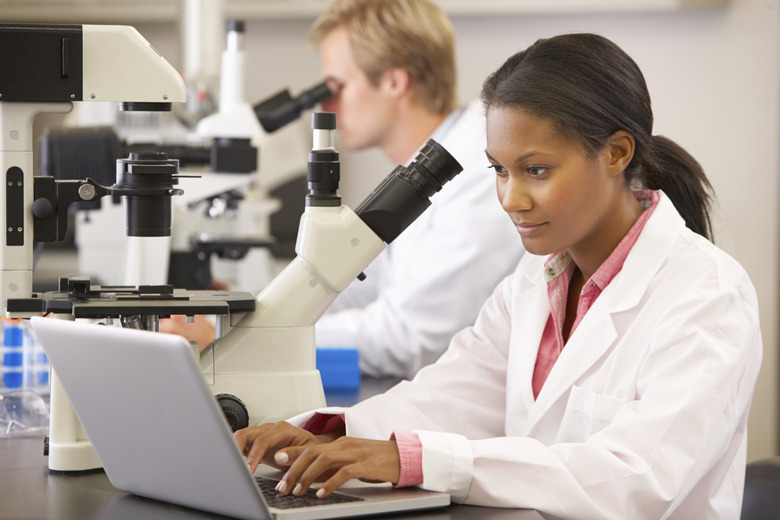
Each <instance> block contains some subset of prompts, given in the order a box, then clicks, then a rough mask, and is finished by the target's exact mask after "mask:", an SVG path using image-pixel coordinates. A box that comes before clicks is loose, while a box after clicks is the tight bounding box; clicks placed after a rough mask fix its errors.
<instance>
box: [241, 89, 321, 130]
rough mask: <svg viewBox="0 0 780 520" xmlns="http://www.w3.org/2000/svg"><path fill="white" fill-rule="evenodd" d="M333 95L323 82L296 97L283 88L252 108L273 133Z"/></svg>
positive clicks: (261, 122)
mask: <svg viewBox="0 0 780 520" xmlns="http://www.w3.org/2000/svg"><path fill="white" fill-rule="evenodd" d="M332 95H333V93H332V92H331V91H330V89H329V88H328V85H327V84H326V83H324V82H323V83H319V84H317V85H315V86H313V87H312V88H310V89H308V90H305V91H303V92H301V93H300V94H298V96H296V97H292V96H291V95H290V91H289V90H286V89H285V90H282V91H281V92H278V93H276V94H274V95H273V96H271V97H270V98H268V99H267V100H265V101H261V102H260V103H258V104H256V105H255V106H254V107H252V108H253V109H254V111H255V115H256V116H257V119H258V121H260V125H262V127H263V129H264V130H265V131H266V132H268V133H271V132H275V131H276V130H279V129H280V128H282V127H283V126H284V125H286V124H288V123H291V122H293V121H295V120H296V119H298V118H299V117H300V115H301V112H303V111H304V110H308V109H310V108H313V107H314V105H316V104H317V103H321V102H323V101H325V100H326V99H328V98H330V97H331V96H332Z"/></svg>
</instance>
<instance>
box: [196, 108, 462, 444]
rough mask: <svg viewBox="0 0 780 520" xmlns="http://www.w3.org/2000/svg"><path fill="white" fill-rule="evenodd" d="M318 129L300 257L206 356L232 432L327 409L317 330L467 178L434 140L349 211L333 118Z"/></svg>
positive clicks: (326, 117) (224, 321) (319, 117)
mask: <svg viewBox="0 0 780 520" xmlns="http://www.w3.org/2000/svg"><path fill="white" fill-rule="evenodd" d="M312 128H313V131H314V138H313V148H312V151H311V152H310V153H309V166H308V184H309V194H308V195H307V197H306V210H305V212H304V214H303V216H302V217H301V222H300V227H299V231H298V240H297V243H296V247H295V252H296V257H295V258H294V259H293V261H292V262H291V263H290V264H288V265H287V267H286V268H285V269H284V270H283V271H282V272H281V273H279V275H277V276H276V277H275V278H274V279H273V280H272V281H271V283H269V284H268V285H267V286H266V287H265V288H264V289H263V290H262V291H261V292H260V294H259V295H258V296H257V304H256V309H255V311H254V312H252V313H251V314H248V315H245V316H241V315H238V314H234V313H233V314H229V315H227V314H225V315H221V316H219V317H218V321H217V339H216V340H215V341H214V342H213V343H212V344H211V345H209V346H208V347H207V348H206V349H205V350H204V351H203V352H202V353H201V368H202V369H203V372H204V376H205V377H206V381H207V382H208V383H209V384H211V385H212V386H213V393H214V394H216V395H217V396H218V400H219V401H220V404H221V405H222V409H223V410H224V411H225V415H226V417H227V418H228V422H229V423H230V426H231V427H232V428H233V430H236V429H239V428H243V427H246V426H251V425H256V424H260V423H264V422H270V421H277V420H281V419H284V418H287V417H291V416H292V415H295V414H296V413H300V412H304V411H306V410H311V409H313V408H318V407H322V406H325V397H324V392H323V388H322V382H321V379H320V375H319V372H318V371H317V369H316V364H315V354H316V348H315V338H314V325H315V323H316V322H317V320H318V319H319V318H320V316H322V314H323V313H324V312H325V310H326V309H327V308H328V306H330V304H331V303H332V302H333V300H334V299H335V298H336V296H337V295H338V294H339V293H340V292H341V291H343V290H344V289H345V288H346V287H347V285H349V284H350V282H352V281H353V280H354V279H355V278H360V277H361V273H362V271H363V269H365V268H366V267H367V266H368V264H370V263H371V261H372V260H374V258H376V256H377V255H378V254H379V253H380V252H382V250H383V249H384V248H385V244H388V243H390V242H392V241H393V240H394V239H395V238H396V237H397V236H398V235H399V234H400V233H401V232H402V231H403V230H404V229H406V228H407V227H408V226H409V224H411V223H412V222H413V221H414V220H415V219H416V218H417V217H418V216H419V215H420V214H422V212H423V211H424V210H425V209H426V208H427V207H428V206H429V205H430V200H429V199H430V197H431V196H432V195H433V194H434V193H436V192H438V191H439V190H440V189H441V188H442V186H443V185H444V184H445V183H447V182H448V181H450V180H451V179H452V178H454V177H455V175H457V174H458V173H460V171H461V170H462V168H461V166H460V164H458V162H457V161H456V160H455V159H454V158H453V157H452V156H451V155H450V154H449V153H447V151H446V150H444V148H442V147H441V146H440V145H439V144H438V143H436V142H435V141H433V140H430V141H429V142H428V143H427V144H426V145H425V146H424V147H423V148H422V150H421V151H420V152H419V154H418V155H417V157H416V159H415V160H414V161H413V162H412V163H411V164H410V165H409V166H408V167H402V166H398V167H397V168H396V169H395V170H393V171H392V172H391V173H390V174H389V175H388V176H387V177H386V178H385V180H384V181H382V183H380V185H379V186H378V187H377V188H376V189H375V190H374V191H373V192H372V193H371V194H370V195H369V196H368V197H367V198H366V199H365V200H364V201H363V202H362V203H361V204H360V205H359V206H358V208H357V209H356V210H355V211H353V210H351V209H350V208H348V207H347V206H344V205H342V203H341V198H340V197H339V195H338V186H339V154H338V152H336V150H335V148H334V136H333V134H334V132H335V129H336V117H335V114H332V113H315V114H312Z"/></svg>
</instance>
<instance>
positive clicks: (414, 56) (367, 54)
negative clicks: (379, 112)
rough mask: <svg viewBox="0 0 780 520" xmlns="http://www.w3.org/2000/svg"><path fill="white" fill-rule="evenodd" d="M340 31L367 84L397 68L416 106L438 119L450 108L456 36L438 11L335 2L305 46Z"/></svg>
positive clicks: (421, 0) (416, 1) (403, 0)
mask: <svg viewBox="0 0 780 520" xmlns="http://www.w3.org/2000/svg"><path fill="white" fill-rule="evenodd" d="M342 26H343V27H346V28H347V31H348V33H349V39H350V43H351V45H352V52H353V54H354V57H355V61H356V62H357V64H358V66H359V67H360V68H361V69H362V70H363V72H364V73H365V75H366V77H367V78H368V79H369V81H370V82H371V83H372V84H374V85H376V84H377V83H378V81H379V78H380V76H381V75H382V73H384V72H385V71H386V70H388V69H391V68H401V69H404V70H406V71H407V72H408V73H409V76H410V79H411V84H412V85H414V87H415V92H416V93H417V101H418V102H419V103H420V104H422V105H423V106H425V107H427V108H428V109H429V110H431V111H433V112H435V113H438V114H446V113H448V112H450V111H451V110H452V109H453V108H455V105H456V104H457V95H456V93H455V91H456V88H455V36H454V31H453V28H452V24H451V23H450V21H449V19H448V18H447V16H446V15H445V14H444V12H443V11H442V10H441V9H440V8H439V7H438V6H436V5H434V4H432V3H431V2H430V1H428V0H334V1H333V2H332V3H331V4H330V6H329V7H328V8H327V9H326V10H325V12H324V13H323V14H322V15H320V17H319V18H318V19H317V20H316V21H315V22H314V24H313V25H312V26H311V29H310V30H309V41H310V42H311V43H312V44H313V45H315V46H319V45H320V43H321V42H322V40H323V39H324V38H325V37H326V36H327V35H328V34H329V33H330V32H332V31H333V30H335V29H337V28H339V27H342Z"/></svg>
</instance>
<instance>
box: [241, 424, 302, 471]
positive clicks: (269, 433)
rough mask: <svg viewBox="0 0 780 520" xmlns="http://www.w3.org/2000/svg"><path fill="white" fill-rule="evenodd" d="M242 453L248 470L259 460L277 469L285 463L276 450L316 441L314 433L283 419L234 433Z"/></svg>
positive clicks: (257, 464)
mask: <svg viewBox="0 0 780 520" xmlns="http://www.w3.org/2000/svg"><path fill="white" fill-rule="evenodd" d="M234 437H235V439H236V442H237V444H238V446H239V449H241V451H242V453H244V455H245V456H246V459H247V464H248V465H249V470H250V471H251V472H253V473H254V471H255V470H256V469H257V466H259V465H260V463H261V462H263V463H265V464H268V465H269V466H272V467H275V468H277V469H279V468H281V467H284V466H286V465H287V463H286V462H282V461H284V457H283V454H279V456H278V457H277V456H275V455H276V454H278V450H279V449H281V448H285V447H288V446H301V445H306V444H311V443H314V442H316V439H315V438H314V435H312V434H311V433H309V432H308V431H306V430H303V429H301V428H296V427H294V426H292V425H291V424H289V423H286V422H284V421H282V422H278V423H274V424H264V425H261V426H255V427H251V428H244V429H243V430H239V431H237V432H236V433H235V434H234Z"/></svg>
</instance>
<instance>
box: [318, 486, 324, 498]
mask: <svg viewBox="0 0 780 520" xmlns="http://www.w3.org/2000/svg"><path fill="white" fill-rule="evenodd" d="M324 496H325V490H324V489H322V488H320V489H318V490H317V498H322V497H324Z"/></svg>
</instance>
